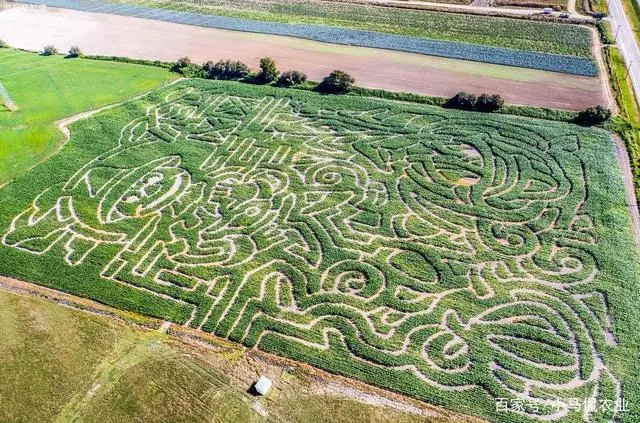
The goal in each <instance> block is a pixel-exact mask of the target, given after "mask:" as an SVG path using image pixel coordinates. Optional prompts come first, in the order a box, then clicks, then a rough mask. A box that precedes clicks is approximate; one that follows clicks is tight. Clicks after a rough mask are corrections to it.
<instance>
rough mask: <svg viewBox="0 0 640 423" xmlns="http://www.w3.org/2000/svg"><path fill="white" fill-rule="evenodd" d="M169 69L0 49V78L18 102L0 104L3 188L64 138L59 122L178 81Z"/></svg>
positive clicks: (48, 153) (50, 151)
mask: <svg viewBox="0 0 640 423" xmlns="http://www.w3.org/2000/svg"><path fill="white" fill-rule="evenodd" d="M174 78H175V75H172V74H170V73H169V72H167V71H166V70H165V69H158V68H153V67H144V66H138V65H130V64H120V63H114V62H96V61H87V60H77V59H76V60H74V59H64V58H63V57H62V56H49V57H44V56H39V55H37V54H35V53H28V52H23V51H18V50H13V49H0V82H2V84H3V85H4V86H5V87H6V89H7V91H8V92H9V94H10V95H11V97H12V98H13V100H14V102H15V103H16V105H17V106H18V108H19V109H18V111H15V112H10V111H8V110H6V109H5V108H3V107H2V105H1V104H0V186H1V185H3V184H4V183H6V182H7V181H8V180H10V179H12V178H14V177H16V176H18V175H20V174H21V173H23V172H24V171H25V170H27V169H29V168H30V167H31V166H33V165H34V164H36V163H38V162H39V161H41V160H42V159H44V158H46V157H48V156H49V155H50V154H51V153H52V152H54V151H55V150H56V149H57V148H58V147H59V146H60V144H61V143H62V142H63V141H64V136H63V134H62V132H60V130H58V128H56V126H55V123H54V122H55V121H57V120H59V119H62V118H64V117H67V116H72V115H74V114H77V113H80V112H84V111H87V110H92V109H96V108H98V107H101V106H105V105H107V104H110V103H114V102H119V101H122V100H124V99H127V98H131V97H133V96H135V95H137V94H141V93H144V92H146V91H148V90H150V89H152V88H155V87H158V86H160V85H161V84H163V83H166V82H168V81H170V80H171V79H174Z"/></svg>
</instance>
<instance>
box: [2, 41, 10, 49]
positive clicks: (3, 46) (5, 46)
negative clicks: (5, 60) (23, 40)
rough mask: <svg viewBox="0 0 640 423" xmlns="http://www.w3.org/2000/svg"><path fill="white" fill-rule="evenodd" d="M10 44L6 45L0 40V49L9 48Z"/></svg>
mask: <svg viewBox="0 0 640 423" xmlns="http://www.w3.org/2000/svg"><path fill="white" fill-rule="evenodd" d="M8 47H9V44H7V43H5V42H4V41H2V40H0V48H8Z"/></svg>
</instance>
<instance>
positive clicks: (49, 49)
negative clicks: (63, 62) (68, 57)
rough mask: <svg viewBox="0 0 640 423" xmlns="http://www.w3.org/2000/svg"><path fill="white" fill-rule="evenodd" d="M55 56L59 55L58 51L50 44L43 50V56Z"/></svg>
mask: <svg viewBox="0 0 640 423" xmlns="http://www.w3.org/2000/svg"><path fill="white" fill-rule="evenodd" d="M54 54H58V49H57V48H55V46H53V45H51V44H49V45H48V46H45V47H44V48H43V49H42V55H43V56H53V55H54Z"/></svg>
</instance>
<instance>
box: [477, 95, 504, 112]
mask: <svg viewBox="0 0 640 423" xmlns="http://www.w3.org/2000/svg"><path fill="white" fill-rule="evenodd" d="M503 105H504V100H503V99H502V97H500V95H499V94H493V95H489V94H482V95H481V96H480V97H478V100H477V101H476V104H475V107H476V109H477V110H479V111H481V112H495V111H496V110H500V108H501V107H502V106H503Z"/></svg>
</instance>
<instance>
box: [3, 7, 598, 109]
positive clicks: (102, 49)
mask: <svg viewBox="0 0 640 423" xmlns="http://www.w3.org/2000/svg"><path fill="white" fill-rule="evenodd" d="M47 10H48V11H47V12H44V13H40V12H36V11H33V10H27V9H21V8H14V9H8V10H4V11H0V38H3V39H5V40H6V41H7V42H8V43H9V44H11V45H14V46H16V47H20V48H28V49H40V48H42V46H44V45H45V44H50V43H54V44H56V45H57V46H58V47H59V48H61V49H64V50H66V49H68V48H69V47H70V46H71V45H79V46H80V47H82V48H83V50H85V51H86V52H87V53H90V54H101V55H115V56H128V57H133V58H144V59H153V60H167V61H174V60H176V59H178V58H179V57H182V56H188V57H190V58H191V59H192V60H193V61H195V62H196V63H198V62H205V61H207V60H214V61H217V60H218V59H224V58H231V59H237V60H241V61H244V62H246V63H248V64H250V65H253V66H255V64H257V62H258V60H259V58H261V57H264V56H271V57H273V58H274V59H276V60H277V62H278V64H279V67H280V68H281V69H282V70H287V69H299V70H302V71H304V72H305V73H307V74H308V75H309V77H310V78H311V79H315V80H320V79H321V78H322V77H324V76H325V75H327V74H328V73H329V72H331V71H332V70H334V69H342V70H344V71H347V72H349V73H351V74H352V75H354V76H355V77H356V80H357V83H358V84H359V85H361V86H365V87H368V88H380V89H387V90H390V91H403V92H413V93H419V94H427V95H436V96H443V97H450V96H453V95H454V94H455V93H457V92H459V91H463V90H464V91H470V92H474V93H482V92H488V93H499V94H500V95H502V96H503V98H504V99H505V100H506V101H507V102H509V103H512V104H523V105H531V106H542V107H551V108H561V109H572V110H579V109H584V108H586V107H589V106H592V105H595V104H605V105H607V104H608V103H609V100H608V98H607V97H606V95H605V94H604V87H605V86H606V85H603V84H602V78H603V76H602V75H601V76H599V77H580V76H575V75H566V74H560V73H554V72H546V71H539V70H532V69H522V68H514V67H509V66H498V65H491V64H484V63H476V62H468V61H463V60H454V59H445V58H438V57H430V56H423V55H417V54H410V53H402V52H395V51H389V50H376V49H370V48H361V47H349V46H337V45H331V44H326V43H319V42H314V41H309V40H301V39H296V38H289V37H281V36H273V35H261V34H250V33H243V32H237V31H225V30H217V29H211V28H201V27H196V26H189V25H180V24H174V23H168V22H161V21H153V20H147V19H136V18H130V17H124V16H113V15H105V14H98V13H87V12H78V11H71V10H63V9H52V8H48V9H47ZM69 28H73V30H69Z"/></svg>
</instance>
